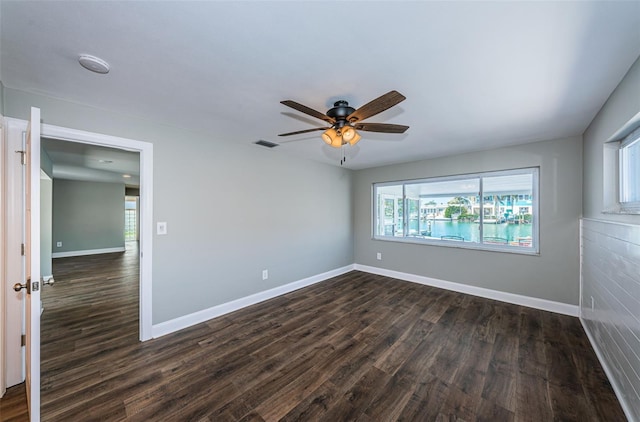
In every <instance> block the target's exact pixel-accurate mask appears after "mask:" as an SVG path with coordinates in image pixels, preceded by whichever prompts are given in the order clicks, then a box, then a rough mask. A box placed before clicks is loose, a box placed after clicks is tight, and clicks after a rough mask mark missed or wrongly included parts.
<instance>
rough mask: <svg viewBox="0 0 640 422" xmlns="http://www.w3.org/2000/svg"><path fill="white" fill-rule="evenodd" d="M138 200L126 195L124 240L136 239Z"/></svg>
mask: <svg viewBox="0 0 640 422" xmlns="http://www.w3.org/2000/svg"><path fill="white" fill-rule="evenodd" d="M137 204H138V200H137V198H134V197H126V198H125V202H124V240H125V242H130V241H133V240H138V222H137V216H138V210H137Z"/></svg>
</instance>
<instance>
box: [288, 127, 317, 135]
mask: <svg viewBox="0 0 640 422" xmlns="http://www.w3.org/2000/svg"><path fill="white" fill-rule="evenodd" d="M327 129H329V128H328V127H314V128H313V129H305V130H297V131H295V132H288V133H281V134H279V135H278V136H289V135H299V134H301V133H309V132H315V131H317V130H327Z"/></svg>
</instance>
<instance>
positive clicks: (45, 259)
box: [40, 149, 53, 277]
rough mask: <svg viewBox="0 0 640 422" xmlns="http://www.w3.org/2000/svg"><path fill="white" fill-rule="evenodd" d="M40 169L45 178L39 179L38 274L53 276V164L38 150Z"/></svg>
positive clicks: (46, 155)
mask: <svg viewBox="0 0 640 422" xmlns="http://www.w3.org/2000/svg"><path fill="white" fill-rule="evenodd" d="M40 169H41V170H42V171H43V172H44V173H45V174H46V176H42V177H40V272H41V274H42V275H43V276H45V277H46V276H50V275H52V274H53V271H52V264H51V253H52V252H51V242H52V240H51V236H52V234H53V232H52V230H53V221H52V219H53V181H52V180H51V177H52V175H53V164H52V163H51V158H49V155H48V154H47V152H46V151H45V150H42V149H41V150H40Z"/></svg>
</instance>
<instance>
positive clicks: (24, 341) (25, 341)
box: [20, 334, 27, 346]
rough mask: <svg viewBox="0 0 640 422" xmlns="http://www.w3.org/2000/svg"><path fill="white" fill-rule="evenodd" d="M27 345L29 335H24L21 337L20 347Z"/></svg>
mask: <svg viewBox="0 0 640 422" xmlns="http://www.w3.org/2000/svg"><path fill="white" fill-rule="evenodd" d="M26 345H27V335H26V334H23V335H21V336H20V346H26Z"/></svg>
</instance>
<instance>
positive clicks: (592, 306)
mask: <svg viewBox="0 0 640 422" xmlns="http://www.w3.org/2000/svg"><path fill="white" fill-rule="evenodd" d="M595 305H596V301H595V300H594V299H593V296H591V310H592V311H593V308H595Z"/></svg>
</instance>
